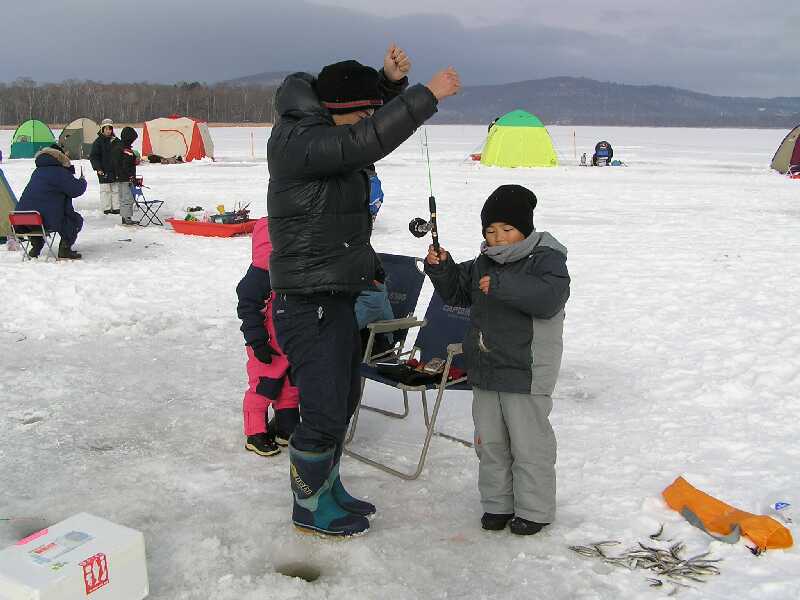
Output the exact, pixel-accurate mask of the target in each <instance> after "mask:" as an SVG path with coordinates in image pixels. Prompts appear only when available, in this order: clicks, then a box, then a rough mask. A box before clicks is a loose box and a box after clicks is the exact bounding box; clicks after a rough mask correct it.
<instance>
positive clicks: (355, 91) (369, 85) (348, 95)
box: [317, 60, 383, 115]
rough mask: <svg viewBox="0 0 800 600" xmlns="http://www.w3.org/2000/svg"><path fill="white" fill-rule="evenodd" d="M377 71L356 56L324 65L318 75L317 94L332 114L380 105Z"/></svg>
mask: <svg viewBox="0 0 800 600" xmlns="http://www.w3.org/2000/svg"><path fill="white" fill-rule="evenodd" d="M378 81H379V77H378V72H377V71H376V70H375V69H373V68H372V67H367V66H364V65H362V64H361V63H360V62H357V61H355V60H345V61H342V62H338V63H334V64H332V65H328V66H327V67H324V68H323V69H322V71H320V73H319V76H318V77H317V96H319V99H320V102H321V103H322V106H324V107H325V108H327V109H328V110H329V111H330V112H331V114H336V115H342V114H345V113H349V112H354V111H357V110H364V109H368V108H377V107H379V106H382V105H383V99H382V98H381V93H380V89H379V86H378Z"/></svg>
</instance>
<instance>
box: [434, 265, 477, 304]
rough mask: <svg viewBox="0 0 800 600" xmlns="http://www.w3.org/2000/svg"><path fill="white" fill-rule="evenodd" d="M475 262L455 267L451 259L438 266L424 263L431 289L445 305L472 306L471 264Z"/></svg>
mask: <svg viewBox="0 0 800 600" xmlns="http://www.w3.org/2000/svg"><path fill="white" fill-rule="evenodd" d="M474 262H475V261H472V260H469V261H467V262H464V263H461V264H460V265H457V264H456V263H455V261H454V260H453V257H452V256H450V255H449V254H448V255H447V260H446V261H444V262H443V263H439V264H438V265H431V264H428V262H427V261H426V262H425V273H427V275H428V277H430V278H431V281H432V282H433V287H434V288H436V291H437V292H439V295H440V296H441V297H442V300H444V303H445V304H448V305H450V306H464V307H466V306H471V305H472V264H473V263H474Z"/></svg>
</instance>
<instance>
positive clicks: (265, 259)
mask: <svg viewBox="0 0 800 600" xmlns="http://www.w3.org/2000/svg"><path fill="white" fill-rule="evenodd" d="M271 253H272V244H271V243H270V241H269V229H268V227H267V218H266V217H264V218H262V219H259V221H258V223H256V226H255V229H254V230H253V262H252V264H251V265H250V267H249V268H248V269H247V273H246V274H245V276H244V277H243V278H242V280H241V281H240V282H239V285H238V286H236V294H237V295H238V297H239V303H238V305H237V307H236V312H237V314H238V315H239V318H240V319H241V320H242V326H241V330H242V333H243V334H244V340H245V344H246V349H247V378H248V380H249V384H250V386H249V388H248V389H247V391H246V392H245V394H244V401H243V406H242V409H243V412H244V434H245V436H247V441H246V443H245V449H247V450H250V451H251V452H255V453H256V454H258V455H260V456H273V455H275V454H278V453H279V452H280V448H279V445H280V446H286V445H287V444H288V443H289V436H290V435H291V434H292V432H293V431H294V428H295V427H296V426H297V423H298V422H299V420H300V412H299V410H298V401H299V398H300V395H299V392H298V390H297V388H296V387H294V386H293V385H292V383H291V381H290V378H289V360H288V359H287V358H286V355H285V354H284V353H283V351H282V350H281V349H280V347H279V346H278V342H277V339H276V336H275V326H274V325H273V323H272V301H273V296H274V294H273V292H272V287H271V286H270V281H269V256H270V254H271ZM270 404H272V409H273V411H274V412H275V418H274V419H273V420H272V421H268V412H267V411H268V407H269V405H270Z"/></svg>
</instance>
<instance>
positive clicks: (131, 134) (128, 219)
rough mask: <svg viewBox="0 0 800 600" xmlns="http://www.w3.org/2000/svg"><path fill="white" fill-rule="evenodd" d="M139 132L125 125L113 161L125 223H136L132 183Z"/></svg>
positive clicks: (134, 175) (123, 222)
mask: <svg viewBox="0 0 800 600" xmlns="http://www.w3.org/2000/svg"><path fill="white" fill-rule="evenodd" d="M138 137H139V134H138V133H136V130H135V129H134V128H133V127H124V128H123V129H122V133H120V138H119V139H120V141H119V143H118V144H117V145H116V146H114V149H113V150H114V151H113V154H112V156H113V159H114V160H113V162H114V171H115V172H116V174H117V181H116V183H115V184H114V185H115V186H117V188H118V192H117V193H118V194H119V210H120V216H121V217H122V224H123V225H136V221H134V220H133V191H132V190H131V185H132V184H133V183H134V181H135V180H136V153H135V152H134V151H133V148H132V146H133V142H135V141H136V138H138Z"/></svg>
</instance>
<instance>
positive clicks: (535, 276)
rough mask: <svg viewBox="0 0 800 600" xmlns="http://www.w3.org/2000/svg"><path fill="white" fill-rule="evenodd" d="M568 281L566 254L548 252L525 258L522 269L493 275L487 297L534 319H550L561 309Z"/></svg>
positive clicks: (567, 288) (567, 289)
mask: <svg viewBox="0 0 800 600" xmlns="http://www.w3.org/2000/svg"><path fill="white" fill-rule="evenodd" d="M569 284H570V278H569V272H568V271H567V257H566V256H564V255H563V254H561V253H560V252H556V251H550V252H548V253H546V254H544V255H543V256H542V257H541V258H538V260H533V259H528V265H527V266H526V268H525V269H524V270H521V271H516V272H514V271H506V272H502V273H499V274H493V275H492V279H491V282H490V284H489V296H491V297H493V298H495V299H497V300H499V301H500V302H503V303H504V304H507V305H509V306H512V307H514V308H516V309H517V310H519V311H520V312H523V313H525V314H526V315H530V316H531V317H533V318H536V319H549V318H551V317H553V316H554V315H556V314H557V313H558V312H559V311H560V310H561V309H563V308H564V305H565V304H566V302H567V298H569Z"/></svg>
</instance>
